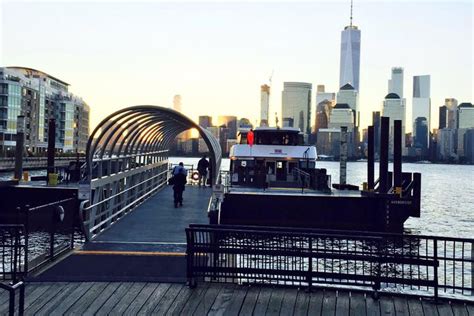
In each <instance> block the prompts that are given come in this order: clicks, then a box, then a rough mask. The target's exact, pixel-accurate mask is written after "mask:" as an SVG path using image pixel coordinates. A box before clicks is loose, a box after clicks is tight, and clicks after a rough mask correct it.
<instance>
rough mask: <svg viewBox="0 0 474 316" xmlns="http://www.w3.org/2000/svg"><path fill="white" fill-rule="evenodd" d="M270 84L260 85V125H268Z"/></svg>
mask: <svg viewBox="0 0 474 316" xmlns="http://www.w3.org/2000/svg"><path fill="white" fill-rule="evenodd" d="M269 111H270V86H269V85H266V84H264V85H262V86H260V126H268V125H269Z"/></svg>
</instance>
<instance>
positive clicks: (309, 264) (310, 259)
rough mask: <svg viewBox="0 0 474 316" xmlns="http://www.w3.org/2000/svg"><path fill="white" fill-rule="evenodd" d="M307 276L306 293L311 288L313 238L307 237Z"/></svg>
mask: <svg viewBox="0 0 474 316" xmlns="http://www.w3.org/2000/svg"><path fill="white" fill-rule="evenodd" d="M308 251H309V255H308V276H307V282H308V293H310V292H311V290H312V288H313V238H312V237H309V240H308Z"/></svg>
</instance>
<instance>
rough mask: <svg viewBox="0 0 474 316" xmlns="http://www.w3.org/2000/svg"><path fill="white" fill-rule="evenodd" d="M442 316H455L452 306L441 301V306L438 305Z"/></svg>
mask: <svg viewBox="0 0 474 316" xmlns="http://www.w3.org/2000/svg"><path fill="white" fill-rule="evenodd" d="M436 307H437V308H438V313H439V315H440V316H451V315H454V313H453V309H452V308H451V305H449V303H448V302H446V301H441V302H440V304H438V305H436Z"/></svg>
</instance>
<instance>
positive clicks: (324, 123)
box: [314, 85, 336, 133]
mask: <svg viewBox="0 0 474 316" xmlns="http://www.w3.org/2000/svg"><path fill="white" fill-rule="evenodd" d="M335 104H336V94H335V93H334V92H325V89H324V85H318V88H317V92H316V117H315V125H314V131H315V132H316V133H317V132H318V130H319V129H320V128H327V127H328V122H329V116H330V114H331V110H332V108H333V106H334V105H335Z"/></svg>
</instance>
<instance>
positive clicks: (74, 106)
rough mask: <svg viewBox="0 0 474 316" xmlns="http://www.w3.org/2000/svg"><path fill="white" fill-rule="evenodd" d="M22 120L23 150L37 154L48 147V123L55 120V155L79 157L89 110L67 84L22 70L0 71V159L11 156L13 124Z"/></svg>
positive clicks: (86, 136) (13, 135)
mask: <svg viewBox="0 0 474 316" xmlns="http://www.w3.org/2000/svg"><path fill="white" fill-rule="evenodd" d="M19 115H24V116H25V123H26V131H25V148H26V150H27V151H28V152H29V153H31V154H41V153H43V152H45V151H46V149H47V146H48V122H49V120H50V119H51V118H54V119H55V120H56V136H55V144H56V149H57V150H58V151H63V152H78V153H83V152H85V150H86V145H87V141H88V138H89V115H90V109H89V106H88V105H87V104H86V103H85V102H84V101H83V100H82V99H81V98H79V97H77V96H74V95H73V94H72V93H70V92H69V84H68V83H66V82H64V81H62V80H60V79H58V78H55V77H53V76H51V75H48V74H46V73H44V72H42V71H39V70H36V69H31V68H25V67H4V68H0V156H4V155H9V152H10V153H13V152H14V149H15V145H16V141H15V135H16V128H17V126H16V124H17V123H16V121H17V117H18V116H19Z"/></svg>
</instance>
